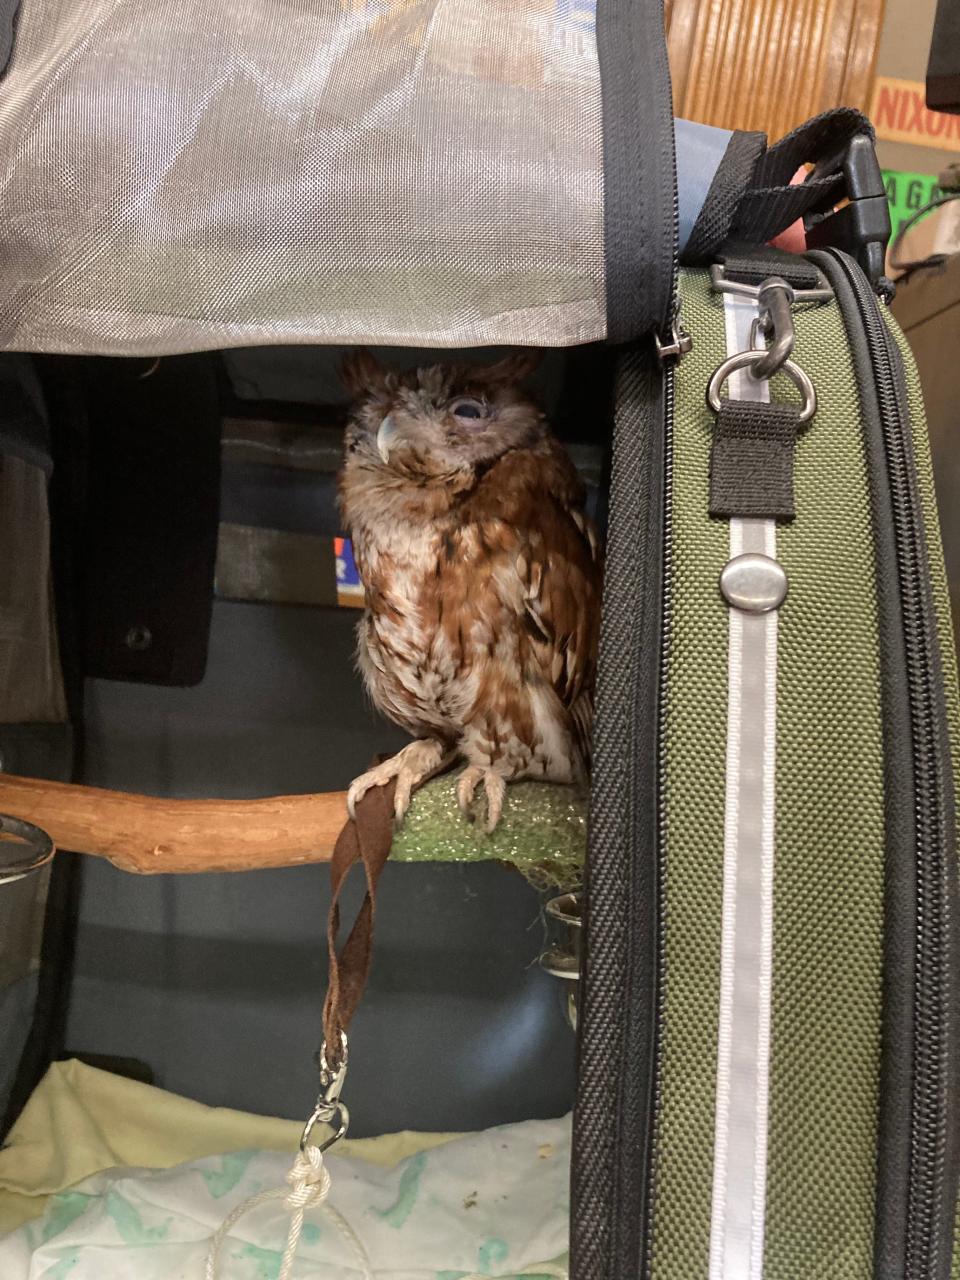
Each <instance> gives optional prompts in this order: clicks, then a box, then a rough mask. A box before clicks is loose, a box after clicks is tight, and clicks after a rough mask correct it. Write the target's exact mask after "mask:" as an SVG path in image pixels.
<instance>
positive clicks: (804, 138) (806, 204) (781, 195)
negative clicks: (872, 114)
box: [731, 107, 874, 244]
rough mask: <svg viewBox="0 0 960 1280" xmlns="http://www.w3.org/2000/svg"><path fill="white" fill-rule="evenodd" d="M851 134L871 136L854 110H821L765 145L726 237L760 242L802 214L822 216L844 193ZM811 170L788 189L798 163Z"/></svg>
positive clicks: (852, 136) (868, 128) (860, 113)
mask: <svg viewBox="0 0 960 1280" xmlns="http://www.w3.org/2000/svg"><path fill="white" fill-rule="evenodd" d="M857 134H865V135H866V136H868V137H870V138H873V136H874V134H873V128H872V126H871V124H870V121H869V120H868V119H867V117H866V116H865V115H864V114H863V113H862V112H860V111H855V110H853V109H852V108H849V107H840V108H838V109H836V110H835V111H825V112H823V114H822V115H819V116H815V117H814V118H813V119H812V120H808V121H807V123H806V124H802V125H799V126H798V127H797V128H796V129H794V130H793V131H792V132H791V133H788V134H787V135H786V136H785V137H783V138H781V139H780V141H779V142H778V143H776V144H775V145H774V146H772V147H770V148H769V150H768V151H767V152H766V154H765V155H764V156H762V157H761V159H760V160H759V162H758V164H757V168H756V173H755V175H754V186H753V188H752V189H751V190H750V191H748V192H746V194H745V195H744V197H743V199H742V200H741V202H740V206H739V208H738V210H737V215H736V218H735V219H734V222H733V225H732V228H731V233H732V234H733V235H734V236H735V237H736V238H737V239H741V240H749V241H752V242H753V243H755V244H763V243H764V242H765V241H767V240H772V239H773V237H774V236H776V235H779V234H780V232H781V231H785V230H786V229H787V227H789V226H790V225H791V223H793V222H796V220H797V219H798V218H802V217H804V216H805V215H807V214H812V213H822V212H824V211H825V210H827V209H829V208H831V207H832V206H833V205H835V204H837V203H838V202H839V201H840V200H841V199H842V198H843V196H844V195H845V177H844V172H843V161H844V157H845V155H846V151H847V148H848V146H849V144H850V140H851V139H852V138H854V137H855V136H856V135H857ZM811 163H812V164H814V165H815V166H816V168H815V169H814V170H813V172H812V173H811V174H810V176H809V177H808V178H807V180H806V181H805V182H802V183H798V184H797V185H796V186H791V185H790V182H791V179H792V178H793V175H794V174H795V173H796V172H797V170H798V169H799V168H800V166H801V165H804V164H811Z"/></svg>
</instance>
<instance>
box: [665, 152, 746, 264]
mask: <svg viewBox="0 0 960 1280" xmlns="http://www.w3.org/2000/svg"><path fill="white" fill-rule="evenodd" d="M766 145H767V135H766V134H765V133H745V132H742V131H741V130H737V131H736V132H735V133H734V134H733V135H732V136H731V138H730V141H729V142H728V143H727V149H726V151H725V152H724V153H723V159H722V160H721V161H720V166H719V168H718V169H717V172H716V173H715V174H714V175H713V181H712V182H711V183H710V189H709V191H708V192H707V198H706V200H704V202H703V208H702V209H701V210H700V213H699V214H698V216H697V220H696V222H695V223H694V224H693V230H692V231H691V232H690V236H689V239H688V240H687V243H686V245H685V246H684V250H683V253H682V254H681V255H680V261H681V262H682V263H683V264H684V265H685V266H703V265H705V264H706V263H709V262H712V261H713V258H714V255H715V253H716V251H717V249H719V247H720V246H721V245H722V244H723V242H724V241H725V240H726V239H727V238H728V237H729V235H730V228H731V226H732V225H733V220H734V217H735V216H736V212H737V208H738V206H739V204H740V201H741V200H742V198H743V195H744V192H745V191H747V190H748V189H749V188H750V187H751V186H752V185H753V175H754V171H755V170H756V167H757V162H758V161H759V159H760V157H761V156H762V155H763V152H764V149H765V148H766Z"/></svg>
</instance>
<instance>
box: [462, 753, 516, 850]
mask: <svg viewBox="0 0 960 1280" xmlns="http://www.w3.org/2000/svg"><path fill="white" fill-rule="evenodd" d="M481 782H482V783H483V790H484V792H485V794H486V797H487V820H486V822H485V823H484V824H483V829H484V831H485V832H486V833H487V835H491V834H492V833H493V832H494V831H495V830H496V827H497V823H498V822H499V821H500V818H501V817H502V815H503V798H504V796H505V795H506V793H507V784H506V782H504V780H503V778H502V777H501V776H500V774H499V773H497V772H496V771H495V770H493V769H484V768H481V766H480V765H476V764H472V765H469V766H468V768H466V769H464V771H463V773H461V775H460V777H459V778H458V780H457V805H458V806H459V808H460V812H461V813H462V814H463V816H464V817H465V818H466V819H467V821H468V822H475V821H476V815H475V814H474V812H473V809H472V808H471V805H472V803H473V795H474V792H475V791H476V789H477V787H478V786H479V785H480V783H481Z"/></svg>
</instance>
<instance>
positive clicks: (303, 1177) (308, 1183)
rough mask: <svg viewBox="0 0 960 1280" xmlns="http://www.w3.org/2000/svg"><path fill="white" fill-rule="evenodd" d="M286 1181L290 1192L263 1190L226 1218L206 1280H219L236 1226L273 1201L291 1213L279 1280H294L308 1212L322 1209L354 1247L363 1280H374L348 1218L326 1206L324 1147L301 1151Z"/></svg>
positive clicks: (211, 1253)
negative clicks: (220, 1263) (222, 1260)
mask: <svg viewBox="0 0 960 1280" xmlns="http://www.w3.org/2000/svg"><path fill="white" fill-rule="evenodd" d="M286 1180H287V1182H288V1183H289V1185H290V1190H289V1191H286V1190H285V1189H284V1188H283V1187H277V1188H275V1189H274V1190H273V1191H261V1192H260V1193H259V1194H258V1195H255V1196H251V1197H250V1198H249V1200H244V1201H243V1203H242V1204H238V1205H237V1207H236V1208H235V1209H234V1210H233V1212H232V1213H231V1214H230V1215H229V1216H228V1217H227V1218H225V1219H224V1221H223V1222H222V1223H221V1225H220V1226H219V1227H218V1229H217V1232H216V1234H215V1235H214V1237H213V1239H212V1240H211V1241H210V1251H209V1253H208V1254H207V1266H206V1271H205V1273H204V1278H205V1280H217V1262H218V1260H219V1257H220V1250H221V1248H222V1247H223V1243H224V1241H225V1240H226V1238H227V1236H228V1235H229V1234H230V1231H231V1230H232V1228H233V1227H234V1226H235V1225H236V1223H237V1222H239V1220H240V1219H241V1218H242V1217H244V1215H245V1214H247V1213H249V1212H250V1211H251V1209H256V1208H257V1206H258V1205H261V1204H266V1203H267V1202H268V1201H270V1200H282V1201H283V1203H284V1206H285V1207H286V1208H287V1209H289V1211H290V1229H289V1231H288V1232H287V1247H286V1249H285V1250H284V1253H283V1261H282V1262H281V1263H280V1271H279V1274H278V1276H277V1280H290V1273H291V1271H292V1270H293V1259H294V1255H295V1254H296V1252H297V1245H298V1244H299V1243H300V1234H301V1232H302V1231H303V1219H304V1215H305V1214H306V1211H307V1210H308V1209H313V1208H316V1207H318V1206H319V1207H320V1208H321V1209H322V1210H323V1212H324V1213H325V1214H326V1216H327V1217H328V1218H329V1219H330V1221H331V1222H332V1223H333V1225H334V1226H335V1227H336V1228H337V1230H338V1231H339V1232H340V1234H341V1235H342V1236H343V1238H344V1240H346V1242H347V1244H348V1245H349V1246H350V1248H351V1250H352V1251H353V1255H354V1257H355V1258H356V1260H357V1263H358V1265H359V1270H360V1274H361V1275H362V1276H363V1280H373V1278H372V1275H371V1271H370V1258H369V1255H368V1254H367V1251H366V1249H365V1248H364V1247H363V1244H362V1243H361V1241H360V1238H359V1237H358V1236H357V1234H356V1232H355V1231H354V1230H353V1228H352V1227H351V1226H350V1224H349V1222H347V1220H346V1218H344V1217H343V1215H342V1214H340V1213H338V1212H337V1210H336V1209H334V1207H333V1206H332V1205H330V1204H327V1203H326V1199H327V1196H328V1195H329V1194H330V1174H329V1173H328V1171H327V1169H326V1168H325V1166H324V1163H323V1152H322V1151H321V1150H320V1148H319V1147H317V1146H313V1145H308V1146H307V1147H305V1148H304V1149H303V1150H302V1151H298V1152H297V1158H296V1159H295V1160H294V1162H293V1166H292V1168H291V1169H290V1172H289V1173H288V1174H287V1178H286Z"/></svg>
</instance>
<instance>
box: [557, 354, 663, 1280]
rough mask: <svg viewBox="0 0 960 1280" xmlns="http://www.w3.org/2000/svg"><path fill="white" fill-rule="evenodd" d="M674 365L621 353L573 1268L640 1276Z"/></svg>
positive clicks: (574, 1272) (613, 1276)
mask: <svg viewBox="0 0 960 1280" xmlns="http://www.w3.org/2000/svg"><path fill="white" fill-rule="evenodd" d="M671 376H672V374H671V373H668V374H666V375H664V374H663V373H662V371H661V370H660V368H659V366H656V362H655V358H654V357H653V355H652V353H649V352H646V351H644V352H641V351H639V350H637V349H632V350H629V351H627V352H625V353H624V355H623V357H622V359H621V362H620V368H619V373H618V384H617V404H616V411H615V423H614V441H613V472H612V477H611V485H610V532H609V537H608V542H607V557H606V573H605V580H604V590H603V612H602V619H603V620H602V630H601V639H600V662H599V670H598V677H597V693H596V715H595V720H594V724H595V728H594V737H593V775H592V792H591V801H590V830H589V839H588V853H587V866H586V886H585V903H584V906H585V912H584V928H583V934H584V963H583V976H582V978H581V991H582V998H581V1005H580V1036H579V1086H578V1090H577V1102H576V1107H575V1111H574V1133H573V1143H574V1150H573V1166H572V1178H573V1185H572V1198H571V1238H570V1253H571V1276H572V1277H573V1280H636V1278H637V1276H639V1275H642V1274H644V1266H643V1258H644V1252H645V1250H646V1248H647V1245H648V1235H647V1232H646V1224H647V1223H648V1221H649V1218H650V1208H651V1206H650V1204H649V1202H648V1194H649V1185H650V1182H651V1172H650V1171H651V1166H652V1160H653V1126H654V1122H655V1107H654V1077H655V1065H654V1064H655V1055H656V1049H657V1034H658V1033H657V996H656V990H657V987H656V979H657V945H658V944H657V894H658V886H657V861H658V859H657V853H658V844H659V831H658V813H659V777H658V771H659V747H658V740H657V738H658V730H657V725H658V701H659V689H660V651H661V627H662V617H663V608H664V551H663V544H664V523H665V513H664V492H665V468H666V434H665V421H666V414H667V412H668V409H669V405H668V403H667V401H666V400H665V385H666V384H665V377H671Z"/></svg>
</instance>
